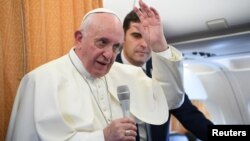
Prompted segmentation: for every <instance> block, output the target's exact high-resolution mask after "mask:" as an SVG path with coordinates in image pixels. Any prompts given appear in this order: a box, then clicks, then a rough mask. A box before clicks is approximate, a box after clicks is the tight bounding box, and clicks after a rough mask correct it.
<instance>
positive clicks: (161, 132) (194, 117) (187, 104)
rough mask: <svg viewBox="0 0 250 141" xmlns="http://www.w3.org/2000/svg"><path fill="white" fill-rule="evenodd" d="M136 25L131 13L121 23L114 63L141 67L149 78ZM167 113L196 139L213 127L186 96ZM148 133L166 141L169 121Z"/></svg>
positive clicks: (147, 55) (145, 49)
mask: <svg viewBox="0 0 250 141" xmlns="http://www.w3.org/2000/svg"><path fill="white" fill-rule="evenodd" d="M137 24H141V23H140V19H139V18H138V16H137V15H136V13H134V12H133V11H131V12H130V13H128V15H127V16H126V17H125V19H124V22H123V29H124V32H125V36H124V44H123V48H122V51H121V53H120V54H118V55H117V58H116V61H117V62H121V63H124V64H131V65H135V66H138V67H142V68H143V70H144V71H145V73H146V74H147V75H148V76H149V77H151V71H152V60H151V50H150V48H149V47H148V46H147V43H146V42H145V41H144V39H143V37H142V34H141V33H140V32H139V30H138V28H136V27H137ZM169 112H170V113H171V114H172V115H174V116H175V117H176V118H177V119H178V120H179V121H180V122H181V123H182V125H183V126H184V127H185V128H186V129H188V130H189V131H190V132H191V133H193V134H194V135H195V136H196V137H197V138H199V139H201V140H204V141H205V140H207V128H208V125H213V123H212V122H211V121H210V120H208V119H207V118H206V117H205V116H204V115H203V113H201V112H200V111H199V110H198V109H197V108H196V106H194V105H193V104H192V103H191V101H190V99H189V98H188V96H187V95H186V94H185V99H184V102H183V104H182V105H181V106H180V107H179V108H177V109H171V110H170V111H169ZM150 131H151V135H150V136H151V140H152V141H168V140H169V120H168V121H167V122H166V123H165V124H163V125H157V126H156V125H150Z"/></svg>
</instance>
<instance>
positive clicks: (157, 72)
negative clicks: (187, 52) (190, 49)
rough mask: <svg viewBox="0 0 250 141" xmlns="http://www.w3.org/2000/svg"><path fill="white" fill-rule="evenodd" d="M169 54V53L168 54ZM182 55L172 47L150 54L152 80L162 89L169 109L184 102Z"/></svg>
mask: <svg viewBox="0 0 250 141" xmlns="http://www.w3.org/2000/svg"><path fill="white" fill-rule="evenodd" d="M169 52H171V53H169ZM181 59H182V54H181V52H180V51H178V50H177V49H175V48H174V47H171V46H170V47H169V49H168V50H166V51H163V52H160V53H154V52H153V53H152V65H153V72H152V79H155V80H156V81H158V82H159V83H160V85H161V87H162V88H163V91H164V94H165V96H166V99H167V102H168V107H169V109H176V108H178V107H180V106H181V105H182V103H183V101H184V94H185V92H184V87H183V66H182V60H181Z"/></svg>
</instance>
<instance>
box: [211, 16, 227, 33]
mask: <svg viewBox="0 0 250 141" xmlns="http://www.w3.org/2000/svg"><path fill="white" fill-rule="evenodd" d="M207 27H208V29H210V30H222V29H226V28H228V24H227V21H226V19H224V18H221V19H215V20H211V21H207Z"/></svg>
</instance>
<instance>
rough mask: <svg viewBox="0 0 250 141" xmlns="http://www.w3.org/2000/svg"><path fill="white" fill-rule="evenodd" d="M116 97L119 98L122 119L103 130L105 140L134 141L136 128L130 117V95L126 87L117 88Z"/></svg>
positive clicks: (116, 120)
mask: <svg viewBox="0 0 250 141" xmlns="http://www.w3.org/2000/svg"><path fill="white" fill-rule="evenodd" d="M117 96H118V98H119V101H120V104H121V107H122V111H123V117H124V118H120V119H115V120H113V121H112V122H111V123H110V125H108V126H107V127H106V128H105V129H104V130H103V132H104V137H105V140H109V141H113V140H125V141H126V140H128V141H130V140H135V139H136V136H137V132H136V131H137V127H136V123H135V121H134V120H133V118H131V117H130V110H129V109H130V104H129V103H130V102H129V99H130V93H129V89H128V86H126V85H122V86H119V87H117Z"/></svg>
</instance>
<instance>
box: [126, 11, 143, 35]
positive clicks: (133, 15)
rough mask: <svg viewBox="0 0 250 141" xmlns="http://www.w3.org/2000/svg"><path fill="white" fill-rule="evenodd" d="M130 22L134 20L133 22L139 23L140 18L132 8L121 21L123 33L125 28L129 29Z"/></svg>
mask: <svg viewBox="0 0 250 141" xmlns="http://www.w3.org/2000/svg"><path fill="white" fill-rule="evenodd" d="M131 22H135V23H140V22H141V21H140V19H139V17H138V16H137V14H136V13H135V12H134V11H133V10H132V11H130V12H129V13H128V14H127V15H126V17H125V18H124V21H123V30H124V33H126V32H127V30H128V29H129V26H130V23H131Z"/></svg>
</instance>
